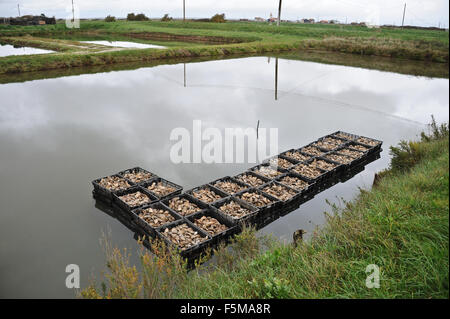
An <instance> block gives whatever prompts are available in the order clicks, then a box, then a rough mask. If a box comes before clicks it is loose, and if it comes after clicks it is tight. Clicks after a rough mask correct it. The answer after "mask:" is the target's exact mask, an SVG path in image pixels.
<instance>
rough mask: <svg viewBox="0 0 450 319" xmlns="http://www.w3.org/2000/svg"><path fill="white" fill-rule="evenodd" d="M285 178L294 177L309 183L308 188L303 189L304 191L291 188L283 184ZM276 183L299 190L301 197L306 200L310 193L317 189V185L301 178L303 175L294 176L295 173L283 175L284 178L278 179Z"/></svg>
mask: <svg viewBox="0 0 450 319" xmlns="http://www.w3.org/2000/svg"><path fill="white" fill-rule="evenodd" d="M284 177H294V178H298V179H300V180H302V181H304V182H305V183H307V184H308V186H306V187H305V188H303V189H297V188H295V187H293V186H291V185H288V184H285V183H283V182H282V179H283V178H284ZM275 181H277V182H278V183H280V184H283V185H286V186H288V187H290V188H293V189H295V190H297V191H298V192H299V193H300V197H304V198H306V197H307V196H308V194H309V193H311V192H314V188H315V187H316V183H314V182H311V181H309V180H308V179H306V178H304V177H303V176H301V175H298V174H293V173H286V174H284V175H282V176H280V177H278V178H276V179H275Z"/></svg>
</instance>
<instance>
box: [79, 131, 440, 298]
mask: <svg viewBox="0 0 450 319" xmlns="http://www.w3.org/2000/svg"><path fill="white" fill-rule="evenodd" d="M448 148H449V136H448V125H443V126H441V127H437V126H436V125H434V126H433V130H432V133H431V134H430V135H425V134H423V135H422V140H421V141H416V142H413V141H412V142H402V143H400V145H399V146H398V147H395V148H392V149H391V153H392V155H393V159H392V162H391V167H390V169H389V170H387V171H384V172H383V173H382V176H383V177H382V178H381V180H380V181H379V182H378V184H377V186H376V187H374V188H373V189H372V190H371V191H369V192H367V191H362V192H361V194H360V195H359V196H358V198H356V199H355V200H354V201H352V202H350V203H347V205H346V207H345V208H337V207H334V210H335V214H333V215H330V216H329V217H328V220H327V223H326V225H325V226H324V227H323V228H322V229H321V230H318V231H317V233H315V234H314V236H313V238H312V239H311V240H309V241H306V242H302V243H300V244H299V245H297V247H294V246H292V245H284V244H281V243H278V242H276V241H274V240H266V239H264V241H265V246H266V247H268V249H267V250H264V251H263V250H261V248H260V247H261V241H262V240H263V239H261V238H258V237H257V236H256V235H255V232H254V231H252V230H245V231H244V232H243V233H242V234H241V235H239V236H237V237H236V240H235V242H234V243H233V244H232V247H231V249H226V248H221V249H219V250H218V251H217V252H216V254H215V259H216V262H215V263H214V264H209V266H203V267H202V266H201V267H198V268H197V269H196V270H194V271H191V272H189V273H188V272H187V270H186V265H185V264H183V263H180V260H179V259H178V257H177V255H176V254H174V255H170V254H168V255H162V256H161V257H159V258H156V257H154V256H152V255H151V254H149V253H148V252H147V251H145V250H143V251H142V252H141V261H142V267H141V268H140V269H138V268H136V267H134V266H131V265H129V263H128V255H127V253H126V252H125V253H124V252H123V251H121V250H119V249H113V248H111V247H109V249H108V250H107V256H108V263H107V264H108V270H109V273H108V275H107V277H106V279H107V280H106V282H105V283H103V284H102V289H99V290H97V287H95V285H91V286H90V287H88V288H86V289H85V290H83V291H82V296H83V297H85V298H101V297H107V298H124V297H126V298H141V297H147V298H165V297H169V298H448V297H449V200H448V195H449V149H448ZM370 264H375V265H377V266H378V267H379V269H380V287H379V288H372V289H368V288H367V287H366V284H365V283H366V277H367V275H368V273H366V267H367V266H368V265H370Z"/></svg>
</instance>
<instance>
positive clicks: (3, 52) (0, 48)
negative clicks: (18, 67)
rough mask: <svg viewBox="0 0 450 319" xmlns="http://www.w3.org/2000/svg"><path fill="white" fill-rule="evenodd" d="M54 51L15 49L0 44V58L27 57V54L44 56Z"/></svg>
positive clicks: (28, 48)
mask: <svg viewBox="0 0 450 319" xmlns="http://www.w3.org/2000/svg"><path fill="white" fill-rule="evenodd" d="M52 52H55V51H51V50H44V49H37V48H30V47H17V46H13V45H11V44H0V57H4V56H10V55H29V54H45V53H52Z"/></svg>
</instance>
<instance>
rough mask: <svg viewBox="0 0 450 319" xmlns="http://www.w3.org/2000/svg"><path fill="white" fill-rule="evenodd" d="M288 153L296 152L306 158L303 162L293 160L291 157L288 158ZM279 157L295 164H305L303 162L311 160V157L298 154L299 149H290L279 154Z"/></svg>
mask: <svg viewBox="0 0 450 319" xmlns="http://www.w3.org/2000/svg"><path fill="white" fill-rule="evenodd" d="M289 152H298V153H300V154H301V155H303V156H306V157H307V158H306V159H304V160H298V159H295V158H293V157H290V156H288V155H287V153H289ZM280 157H282V158H285V159H287V160H290V161H292V162H296V163H297V164H298V163H303V162H305V161H307V160H309V159H311V158H312V157H313V156H311V155H307V154H304V153H302V152H300V151H299V149H293V148H292V149H290V150H287V151H285V152H283V153H281V154H280Z"/></svg>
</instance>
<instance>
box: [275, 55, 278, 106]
mask: <svg viewBox="0 0 450 319" xmlns="http://www.w3.org/2000/svg"><path fill="white" fill-rule="evenodd" d="M276 100H278V58H275V101H276Z"/></svg>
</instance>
